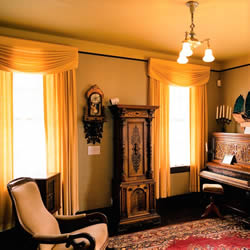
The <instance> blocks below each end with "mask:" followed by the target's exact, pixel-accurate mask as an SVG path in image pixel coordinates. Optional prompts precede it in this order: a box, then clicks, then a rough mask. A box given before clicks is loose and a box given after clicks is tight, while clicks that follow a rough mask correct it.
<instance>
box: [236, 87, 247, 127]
mask: <svg viewBox="0 0 250 250" xmlns="http://www.w3.org/2000/svg"><path fill="white" fill-rule="evenodd" d="M233 118H234V120H235V121H236V122H238V123H239V124H240V126H241V127H250V91H249V92H248V94H247V98H246V102H245V111H244V98H243V96H242V95H240V96H238V98H237V99H236V101H235V104H234V110H233Z"/></svg>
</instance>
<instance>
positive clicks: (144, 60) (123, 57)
mask: <svg viewBox="0 0 250 250" xmlns="http://www.w3.org/2000/svg"><path fill="white" fill-rule="evenodd" d="M78 53H79V54H87V55H94V56H104V57H111V58H117V59H125V60H131V61H139V62H148V60H147V59H138V58H132V57H125V56H112V55H106V54H99V53H93V52H86V51H78ZM247 66H250V64H243V65H240V66H236V67H232V68H228V69H222V70H216V69H210V71H211V72H218V73H220V72H224V71H228V70H233V69H238V68H242V67H247Z"/></svg>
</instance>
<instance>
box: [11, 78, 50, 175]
mask: <svg viewBox="0 0 250 250" xmlns="http://www.w3.org/2000/svg"><path fill="white" fill-rule="evenodd" d="M13 114H14V152H13V154H14V177H15V178H17V177H21V176H28V177H33V178H35V177H43V176H45V175H46V155H45V131H44V110H43V76H42V75H38V74H23V73H14V76H13Z"/></svg>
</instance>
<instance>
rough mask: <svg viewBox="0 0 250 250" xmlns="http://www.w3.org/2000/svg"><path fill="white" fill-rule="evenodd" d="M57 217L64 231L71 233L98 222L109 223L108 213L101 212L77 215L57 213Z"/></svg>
mask: <svg viewBox="0 0 250 250" xmlns="http://www.w3.org/2000/svg"><path fill="white" fill-rule="evenodd" d="M55 218H56V219H57V222H58V224H59V227H60V230H61V232H62V233H69V232H72V231H75V230H78V229H80V228H83V227H87V226H90V225H94V224H98V223H106V224H108V220H107V217H106V215H104V214H103V213H99V212H96V213H90V214H77V215H56V216H55Z"/></svg>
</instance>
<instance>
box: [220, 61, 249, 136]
mask: <svg viewBox="0 0 250 250" xmlns="http://www.w3.org/2000/svg"><path fill="white" fill-rule="evenodd" d="M221 81H222V88H221V99H222V101H221V103H223V104H225V105H230V106H231V107H232V108H233V106H234V103H235V101H236V99H237V97H238V96H239V95H240V94H241V95H243V97H244V98H246V96H247V93H248V91H250V66H246V67H242V68H237V69H232V70H228V71H224V72H222V73H221ZM226 132H230V133H243V130H242V129H241V128H240V126H239V124H238V123H236V122H235V121H234V119H233V120H232V122H231V124H230V125H228V126H226Z"/></svg>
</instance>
